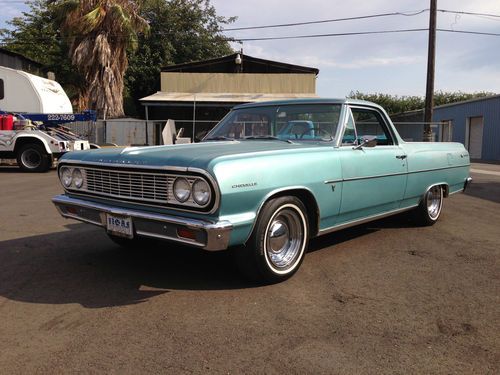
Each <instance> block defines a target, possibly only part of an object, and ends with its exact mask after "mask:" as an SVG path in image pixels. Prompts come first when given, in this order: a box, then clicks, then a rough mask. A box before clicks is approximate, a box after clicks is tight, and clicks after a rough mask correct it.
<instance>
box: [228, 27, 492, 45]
mask: <svg viewBox="0 0 500 375" xmlns="http://www.w3.org/2000/svg"><path fill="white" fill-rule="evenodd" d="M428 30H429V29H428V28H418V29H399V30H379V31H358V32H347V33H331V34H312V35H293V36H280V37H264V38H238V37H233V38H232V39H233V40H235V41H238V42H255V41H266V40H284V39H306V38H323V37H338V36H353V35H374V34H395V33H409V32H419V31H428ZM437 31H441V32H450V33H453V32H456V33H461V34H474V35H487V36H500V34H499V33H489V32H481V31H471V30H451V29H437Z"/></svg>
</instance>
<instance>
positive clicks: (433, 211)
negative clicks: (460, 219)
mask: <svg viewBox="0 0 500 375" xmlns="http://www.w3.org/2000/svg"><path fill="white" fill-rule="evenodd" d="M426 205H427V214H428V215H429V218H430V219H431V220H437V218H438V217H439V214H440V213H441V207H442V205H443V192H442V189H441V187H440V186H433V187H432V188H430V189H429V191H428V192H427V195H426Z"/></svg>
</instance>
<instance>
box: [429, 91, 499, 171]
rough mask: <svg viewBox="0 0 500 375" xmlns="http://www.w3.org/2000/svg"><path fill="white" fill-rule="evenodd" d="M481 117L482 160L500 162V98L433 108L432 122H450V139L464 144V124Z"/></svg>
mask: <svg viewBox="0 0 500 375" xmlns="http://www.w3.org/2000/svg"><path fill="white" fill-rule="evenodd" d="M470 117H483V142H482V159H483V160H498V161H500V97H499V96H496V97H491V98H487V99H483V100H477V101H470V102H464V103H458V104H455V105H449V106H442V107H436V108H434V117H433V121H449V120H451V121H452V128H453V130H452V132H453V133H452V139H453V141H454V142H460V143H463V144H465V136H466V123H467V119H468V118H470Z"/></svg>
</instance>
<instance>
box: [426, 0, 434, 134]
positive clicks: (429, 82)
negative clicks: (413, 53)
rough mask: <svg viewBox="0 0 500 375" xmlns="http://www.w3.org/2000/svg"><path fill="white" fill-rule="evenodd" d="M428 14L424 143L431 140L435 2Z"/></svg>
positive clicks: (432, 2)
mask: <svg viewBox="0 0 500 375" xmlns="http://www.w3.org/2000/svg"><path fill="white" fill-rule="evenodd" d="M430 1H431V7H430V12H429V50H428V53H427V85H426V89H425V112H424V114H425V117H424V121H425V124H424V134H423V140H424V142H431V141H432V140H433V139H432V129H431V124H430V122H432V111H433V107H434V65H435V61H436V18H437V0H430Z"/></svg>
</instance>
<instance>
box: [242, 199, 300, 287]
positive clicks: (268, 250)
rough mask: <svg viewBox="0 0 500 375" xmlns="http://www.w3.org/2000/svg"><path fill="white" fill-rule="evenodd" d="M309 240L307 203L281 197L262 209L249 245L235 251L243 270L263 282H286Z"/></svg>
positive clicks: (295, 268) (247, 274) (296, 267)
mask: <svg viewBox="0 0 500 375" xmlns="http://www.w3.org/2000/svg"><path fill="white" fill-rule="evenodd" d="M308 240H309V224H308V219H307V214H306V209H305V207H304V204H303V203H302V202H301V201H300V200H299V199H298V198H296V197H292V196H289V197H279V198H275V199H272V200H270V201H269V202H267V203H266V204H265V205H264V207H263V208H262V211H261V214H260V215H259V217H258V219H257V222H256V225H255V229H254V231H253V233H252V235H251V237H250V240H249V241H248V243H247V244H246V245H245V246H243V247H240V248H237V249H235V250H234V251H235V255H236V260H237V263H238V267H239V269H240V270H241V271H242V273H243V274H244V275H246V276H247V277H249V278H251V279H253V280H256V281H260V282H278V281H283V280H286V279H287V278H289V277H290V276H292V275H293V274H294V273H295V272H297V270H298V268H299V267H300V264H301V263H302V260H303V259H304V254H305V250H306V248H307V243H308Z"/></svg>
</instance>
